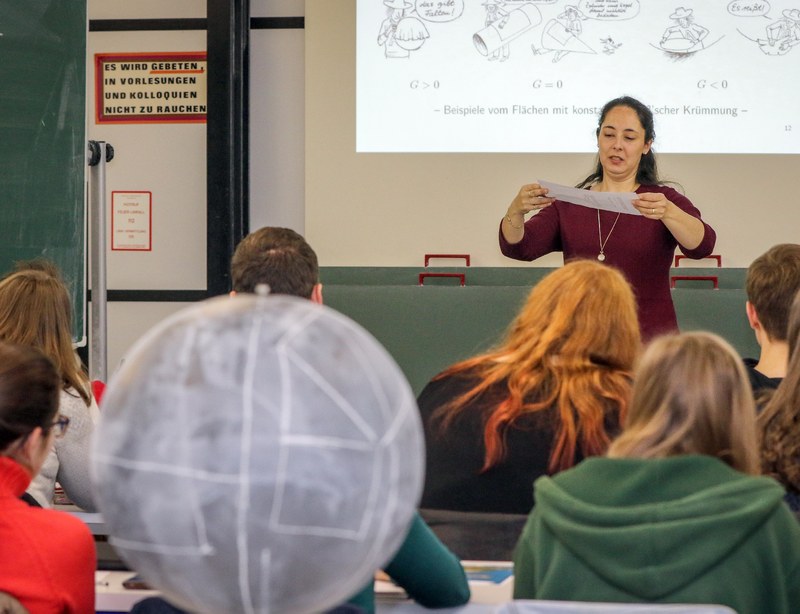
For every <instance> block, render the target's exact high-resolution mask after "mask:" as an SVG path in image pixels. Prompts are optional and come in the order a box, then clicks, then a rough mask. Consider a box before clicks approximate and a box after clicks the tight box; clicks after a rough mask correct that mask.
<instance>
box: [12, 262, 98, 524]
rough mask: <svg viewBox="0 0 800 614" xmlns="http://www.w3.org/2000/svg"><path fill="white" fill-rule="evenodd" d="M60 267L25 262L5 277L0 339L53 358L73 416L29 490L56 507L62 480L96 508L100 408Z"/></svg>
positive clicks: (63, 406)
mask: <svg viewBox="0 0 800 614" xmlns="http://www.w3.org/2000/svg"><path fill="white" fill-rule="evenodd" d="M56 271H57V269H55V268H51V269H47V268H43V267H42V266H41V265H36V266H34V268H25V265H24V263H22V264H18V266H17V270H16V272H14V273H11V274H10V275H8V276H6V277H5V278H3V279H2V280H1V281H0V340H2V341H5V342H7V343H12V344H16V345H23V346H27V347H32V348H35V349H38V350H39V351H41V352H42V353H43V354H44V355H45V356H47V357H48V358H49V359H50V360H51V361H52V362H53V364H54V366H55V368H56V372H57V373H58V374H59V377H60V379H61V382H62V386H61V393H60V400H59V412H60V413H61V414H63V415H65V416H66V417H67V418H69V419H70V425H71V426H70V430H69V433H68V434H67V436H66V437H64V438H63V439H60V440H58V441H57V442H56V445H55V446H54V447H53V449H52V450H51V451H50V454H49V456H48V458H47V460H46V461H45V463H44V465H43V467H42V470H41V471H40V473H39V475H37V476H36V478H34V480H33V482H32V483H31V486H30V488H29V489H28V492H29V494H30V495H32V496H33V498H34V499H35V500H36V501H37V502H38V503H39V504H40V505H42V506H49V505H52V503H53V496H54V492H55V484H56V482H58V483H59V484H60V485H61V486H62V487H63V488H64V492H65V493H66V495H67V497H68V498H69V499H70V500H71V501H72V502H73V503H75V504H76V505H77V506H79V507H81V508H83V509H84V510H87V511H94V502H93V498H92V492H91V482H90V479H89V448H90V439H91V435H92V433H93V432H94V425H95V424H96V422H97V420H98V419H99V411H98V408H97V404H96V403H95V400H94V398H93V396H92V392H91V385H90V383H89V378H88V376H87V375H86V373H85V371H84V370H83V366H82V365H81V363H80V359H79V358H78V356H77V355H76V354H75V351H74V350H73V347H72V315H71V314H72V306H71V304H70V299H69V292H68V291H67V287H66V285H65V284H64V282H63V281H62V280H61V279H60V278H59V277H57V276H56V275H55V274H54V272H56Z"/></svg>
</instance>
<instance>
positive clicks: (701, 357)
mask: <svg viewBox="0 0 800 614" xmlns="http://www.w3.org/2000/svg"><path fill="white" fill-rule="evenodd" d="M757 441H758V439H757V436H756V429H755V406H754V403H753V394H752V392H751V390H750V386H749V385H748V380H747V375H746V373H745V371H744V366H743V364H742V360H741V358H740V357H739V355H738V354H737V353H736V351H735V350H734V349H733V348H732V347H731V346H730V345H729V344H728V343H727V342H726V341H724V340H723V339H722V338H721V337H718V336H717V335H714V334H711V333H705V332H693V333H683V334H680V335H668V336H664V337H659V338H657V339H655V340H654V341H653V342H652V343H650V345H649V346H648V348H647V350H646V351H645V352H644V355H643V356H642V359H641V362H640V364H639V366H638V368H637V370H636V375H635V379H634V386H633V397H632V399H631V405H630V408H629V410H628V414H627V416H626V418H625V421H624V430H623V432H622V434H621V435H620V436H619V438H617V439H616V440H615V441H614V442H613V443H612V444H611V446H610V448H609V451H608V455H609V456H612V457H635V458H664V457H669V456H678V455H683V454H704V455H707V456H714V457H716V458H719V459H720V460H722V461H724V462H726V463H727V464H728V465H730V466H731V467H733V468H734V469H737V470H739V471H742V472H744V473H749V474H758V473H759V472H760V471H759V461H758V444H757Z"/></svg>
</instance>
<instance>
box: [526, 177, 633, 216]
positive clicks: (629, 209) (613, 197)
mask: <svg viewBox="0 0 800 614" xmlns="http://www.w3.org/2000/svg"><path fill="white" fill-rule="evenodd" d="M537 183H538V184H539V185H540V186H542V187H543V188H547V189H548V190H549V191H548V192H547V196H548V197H551V198H557V199H558V200H563V201H566V202H568V203H573V204H575V205H581V206H582V207H591V208H592V209H602V210H603V211H614V212H618V213H627V214H629V215H641V213H639V211H638V210H637V209H636V208H635V207H634V206H633V205H632V204H631V201H632V200H633V199H635V198H638V196H637V195H636V193H634V192H592V191H591V190H581V189H578V188H570V187H569V186H565V185H559V184H557V183H552V182H550V181H543V180H541V179H539V180H537Z"/></svg>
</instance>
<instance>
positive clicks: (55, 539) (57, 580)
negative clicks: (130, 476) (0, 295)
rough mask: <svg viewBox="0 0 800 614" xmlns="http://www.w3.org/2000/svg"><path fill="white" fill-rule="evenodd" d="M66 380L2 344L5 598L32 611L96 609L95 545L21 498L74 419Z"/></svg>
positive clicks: (69, 521) (41, 361)
mask: <svg viewBox="0 0 800 614" xmlns="http://www.w3.org/2000/svg"><path fill="white" fill-rule="evenodd" d="M60 390H61V381H60V378H59V376H58V373H57V372H56V369H55V368H54V367H53V364H52V363H51V362H50V360H48V359H47V358H46V357H44V356H43V355H41V354H40V353H39V352H38V351H36V350H33V349H30V348H22V347H17V346H11V345H6V344H4V343H0V593H7V594H8V595H11V596H13V597H14V598H16V599H17V600H18V601H19V602H20V603H22V605H24V606H25V607H26V608H27V609H28V611H30V612H31V614H37V613H40V612H53V613H55V612H58V613H68V614H72V613H75V614H86V613H88V612H94V597H95V595H94V568H95V560H96V558H95V550H94V540H93V538H92V534H91V532H90V531H89V529H88V527H87V526H86V525H85V524H84V523H83V522H81V521H80V520H78V519H77V518H74V517H72V516H70V515H69V514H65V513H64V512H57V511H54V510H49V509H42V508H39V507H32V506H29V505H28V504H27V503H25V502H24V501H22V500H21V499H20V496H21V495H22V493H24V492H25V489H26V488H27V487H28V485H29V484H30V482H31V478H32V477H33V476H34V475H36V474H37V473H38V471H39V469H40V468H41V466H42V463H44V460H45V458H46V457H47V455H48V453H49V452H50V449H51V448H52V446H53V440H54V439H55V438H56V437H59V436H61V435H63V434H64V432H65V431H66V429H67V427H68V425H69V421H68V420H67V419H66V418H65V417H63V416H61V415H60V414H58V413H57V410H58V399H59V393H60Z"/></svg>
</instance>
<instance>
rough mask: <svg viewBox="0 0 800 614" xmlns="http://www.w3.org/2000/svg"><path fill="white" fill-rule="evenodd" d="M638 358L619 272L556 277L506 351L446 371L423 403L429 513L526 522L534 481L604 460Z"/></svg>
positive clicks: (541, 289) (574, 269)
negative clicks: (496, 515) (522, 517)
mask: <svg viewBox="0 0 800 614" xmlns="http://www.w3.org/2000/svg"><path fill="white" fill-rule="evenodd" d="M638 350H639V326H638V323H637V318H636V303H635V300H634V297H633V293H632V291H631V288H630V286H629V285H628V283H627V282H626V281H625V279H624V278H623V276H622V275H621V274H620V273H619V272H617V271H616V270H615V269H613V268H611V267H608V266H605V265H602V264H600V263H599V262H592V261H589V260H580V261H574V262H572V263H569V264H567V265H565V266H564V267H563V268H560V269H557V270H555V271H554V272H552V273H550V274H549V275H547V276H546V277H545V278H544V279H542V280H541V281H540V282H539V283H538V284H537V285H536V286H535V287H534V288H533V290H532V291H531V293H530V295H529V296H528V299H527V302H526V303H525V305H524V306H523V308H522V311H521V312H520V313H519V314H518V315H517V317H516V319H515V320H514V322H513V323H512V324H511V327H510V329H509V331H508V333H507V335H506V339H505V341H504V342H503V343H502V345H500V346H499V347H498V348H496V349H494V350H491V351H489V352H487V353H486V354H481V355H480V356H476V357H474V358H470V359H467V360H465V361H463V362H460V363H458V364H455V365H453V366H451V367H449V368H448V369H446V370H445V371H444V372H442V373H440V374H439V375H437V376H436V377H435V378H434V379H433V380H432V381H431V382H430V383H429V384H428V385H427V386H426V387H425V389H424V390H423V391H422V393H421V394H420V396H419V398H418V399H417V401H418V403H419V407H420V411H421V412H422V418H423V422H424V424H425V433H426V447H427V471H426V478H425V490H424V492H423V496H422V503H421V505H420V507H422V508H427V509H442V510H455V511H464V512H501V513H509V514H527V513H528V512H529V511H530V510H531V507H532V506H533V482H534V480H535V479H536V478H538V477H539V476H542V475H547V474H552V473H556V472H558V471H561V470H563V469H567V468H569V467H572V466H573V465H575V464H576V463H577V462H578V461H580V460H581V459H583V458H584V457H587V456H592V455H597V454H603V453H604V452H605V451H606V448H607V447H608V444H609V442H610V441H611V438H612V437H613V436H614V435H615V434H616V433H617V432H618V430H619V424H620V420H621V418H622V417H623V416H624V413H625V410H626V407H627V401H628V396H629V393H630V386H631V379H630V371H631V369H632V368H633V363H634V360H635V358H636V356H637V353H638Z"/></svg>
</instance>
